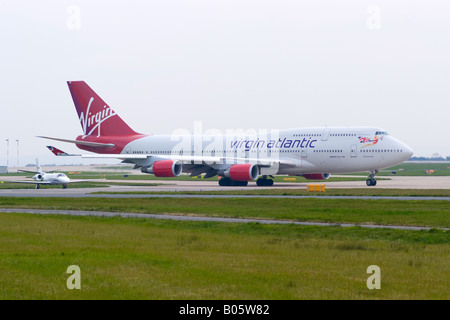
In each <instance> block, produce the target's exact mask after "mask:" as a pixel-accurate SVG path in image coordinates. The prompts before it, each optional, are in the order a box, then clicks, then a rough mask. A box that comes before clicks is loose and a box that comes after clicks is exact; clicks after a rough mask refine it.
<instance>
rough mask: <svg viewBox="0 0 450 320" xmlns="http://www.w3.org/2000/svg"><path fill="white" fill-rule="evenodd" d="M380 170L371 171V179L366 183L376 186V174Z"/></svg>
mask: <svg viewBox="0 0 450 320" xmlns="http://www.w3.org/2000/svg"><path fill="white" fill-rule="evenodd" d="M377 172H378V170H375V171H370V175H369V179H367V180H366V184H367V185H368V186H369V187H374V186H376V185H377V180H376V179H375V174H376V173H377Z"/></svg>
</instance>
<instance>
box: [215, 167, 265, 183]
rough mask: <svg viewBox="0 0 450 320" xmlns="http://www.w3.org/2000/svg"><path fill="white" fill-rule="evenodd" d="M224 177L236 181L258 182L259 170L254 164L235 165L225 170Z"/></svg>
mask: <svg viewBox="0 0 450 320" xmlns="http://www.w3.org/2000/svg"><path fill="white" fill-rule="evenodd" d="M223 175H224V176H225V177H227V178H230V179H231V180H234V181H250V180H256V178H258V175H259V168H258V166H257V165H254V164H234V165H232V166H231V167H230V168H229V169H227V170H225V172H224V173H223Z"/></svg>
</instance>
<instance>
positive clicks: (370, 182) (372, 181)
mask: <svg viewBox="0 0 450 320" xmlns="http://www.w3.org/2000/svg"><path fill="white" fill-rule="evenodd" d="M366 184H367V185H368V186H369V187H374V186H376V185H377V180H376V179H373V178H372V179H367V180H366Z"/></svg>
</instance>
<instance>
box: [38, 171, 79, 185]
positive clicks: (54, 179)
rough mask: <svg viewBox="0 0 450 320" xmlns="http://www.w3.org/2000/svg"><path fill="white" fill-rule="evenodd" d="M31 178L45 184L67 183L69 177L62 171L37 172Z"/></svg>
mask: <svg viewBox="0 0 450 320" xmlns="http://www.w3.org/2000/svg"><path fill="white" fill-rule="evenodd" d="M33 179H34V180H35V181H39V182H45V183H47V184H67V183H70V179H69V177H67V176H66V175H65V174H64V173H45V172H43V173H38V174H36V175H35V176H34V177H33Z"/></svg>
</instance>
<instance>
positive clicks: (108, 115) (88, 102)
mask: <svg viewBox="0 0 450 320" xmlns="http://www.w3.org/2000/svg"><path fill="white" fill-rule="evenodd" d="M67 84H68V85H69V90H70V93H71V95H72V99H73V102H74V104H75V108H76V109H77V113H78V118H79V119H80V124H81V128H82V129H83V134H84V136H96V137H100V136H129V135H136V134H137V133H136V132H135V131H133V130H132V129H131V128H130V127H129V126H128V125H127V124H126V123H125V122H124V121H123V120H122V119H121V118H120V117H119V116H118V115H117V113H115V112H114V110H113V109H111V108H110V107H109V106H108V105H107V104H106V103H105V102H104V101H103V100H102V98H100V97H99V96H98V95H97V94H96V93H95V92H94V90H92V89H91V88H90V87H89V86H88V85H87V84H86V83H85V82H84V81H68V82H67Z"/></svg>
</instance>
